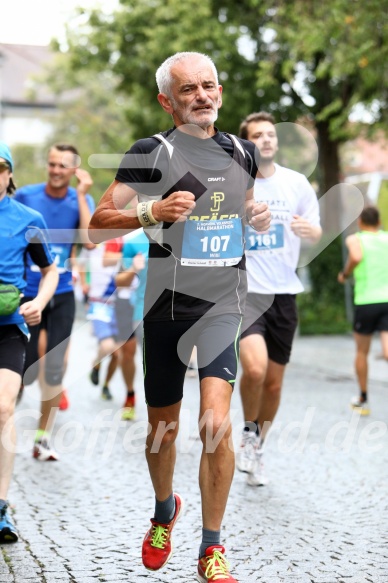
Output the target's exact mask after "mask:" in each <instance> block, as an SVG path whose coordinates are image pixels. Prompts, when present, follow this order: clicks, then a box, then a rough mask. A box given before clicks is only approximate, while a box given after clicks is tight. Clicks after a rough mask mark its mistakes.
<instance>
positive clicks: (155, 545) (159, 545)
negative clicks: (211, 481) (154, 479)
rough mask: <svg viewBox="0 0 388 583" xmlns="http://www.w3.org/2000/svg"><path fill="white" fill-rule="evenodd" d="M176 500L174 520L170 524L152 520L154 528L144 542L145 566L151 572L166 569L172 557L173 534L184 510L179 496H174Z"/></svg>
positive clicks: (142, 554)
mask: <svg viewBox="0 0 388 583" xmlns="http://www.w3.org/2000/svg"><path fill="white" fill-rule="evenodd" d="M174 498H175V514H174V518H173V519H172V520H171V522H169V523H168V524H161V523H160V522H156V521H155V520H154V519H153V518H151V525H152V526H151V528H150V529H149V531H148V532H147V534H146V535H145V537H144V540H143V547H142V551H141V556H142V559H143V565H144V566H145V568H146V569H149V570H150V571H157V570H158V569H161V568H162V567H164V565H165V564H166V563H167V561H169V559H170V557H171V555H172V543H171V532H172V529H173V528H174V526H175V523H176V521H177V520H178V518H179V516H180V515H181V512H182V509H183V501H182V498H181V497H180V496H179V494H174Z"/></svg>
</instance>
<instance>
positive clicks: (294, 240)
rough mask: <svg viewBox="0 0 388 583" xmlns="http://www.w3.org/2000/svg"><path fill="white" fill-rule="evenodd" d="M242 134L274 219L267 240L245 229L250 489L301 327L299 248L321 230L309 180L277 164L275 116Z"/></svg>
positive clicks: (245, 126)
mask: <svg viewBox="0 0 388 583" xmlns="http://www.w3.org/2000/svg"><path fill="white" fill-rule="evenodd" d="M240 136H241V137H242V138H245V139H247V140H250V141H252V142H253V143H254V144H256V147H257V149H258V150H259V153H260V165H259V171H258V173H257V176H256V180H255V187H254V193H255V198H257V199H258V198H260V200H264V201H265V202H267V204H268V206H269V208H270V211H271V214H272V222H271V229H270V231H269V233H267V234H266V235H264V236H260V235H258V234H257V233H255V232H254V231H253V230H252V229H250V228H249V227H247V233H246V240H247V242H246V250H247V274H248V295H247V305H246V312H245V316H244V322H243V331H242V334H241V343H240V358H241V365H242V369H243V370H242V376H241V383H240V393H241V399H242V405H243V412H244V419H245V423H246V425H245V428H244V431H243V434H242V441H241V445H240V449H239V452H238V454H237V468H238V469H239V470H240V471H242V472H246V473H247V474H248V475H247V482H248V484H249V485H250V486H264V485H265V484H267V483H268V478H267V476H266V475H265V474H264V467H263V444H264V439H265V437H266V434H267V432H268V429H269V428H270V426H271V424H272V422H273V420H274V418H275V415H276V413H277V410H278V408H279V404H280V394H281V389H282V383H283V377H284V372H285V368H286V364H287V363H288V362H289V359H290V354H291V348H292V341H293V338H294V333H295V330H296V326H297V321H298V317H297V310H296V294H297V293H299V292H301V291H303V286H302V284H301V282H300V280H299V278H298V276H297V274H296V268H297V265H298V260H299V252H300V242H301V239H305V240H307V241H309V242H311V243H316V242H318V241H319V239H320V237H321V233H322V229H321V227H320V221H319V207H318V201H317V197H316V194H315V192H314V190H313V188H312V186H311V185H310V184H309V182H308V180H307V179H306V177H305V176H303V175H302V174H300V173H299V172H295V171H294V170H290V169H288V168H284V167H282V166H279V165H278V164H276V163H275V162H274V158H275V155H276V152H277V151H278V138H277V134H276V127H275V120H274V118H273V117H272V115H271V114H269V113H267V112H259V113H252V114H250V115H249V116H248V117H247V118H246V119H245V120H244V121H243V122H242V124H241V126H240Z"/></svg>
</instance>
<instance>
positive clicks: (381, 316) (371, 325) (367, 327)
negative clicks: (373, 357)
mask: <svg viewBox="0 0 388 583" xmlns="http://www.w3.org/2000/svg"><path fill="white" fill-rule="evenodd" d="M353 330H354V331H355V332H357V334H365V335H367V336H368V335H370V334H373V332H386V331H388V302H383V303H381V304H364V305H360V306H354V320H353Z"/></svg>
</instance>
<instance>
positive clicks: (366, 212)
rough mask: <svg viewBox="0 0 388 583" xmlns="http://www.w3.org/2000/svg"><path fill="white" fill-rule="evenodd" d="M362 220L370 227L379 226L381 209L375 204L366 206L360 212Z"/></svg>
mask: <svg viewBox="0 0 388 583" xmlns="http://www.w3.org/2000/svg"><path fill="white" fill-rule="evenodd" d="M360 221H362V222H363V223H364V225H368V226H369V227H377V226H378V225H379V223H380V213H379V209H378V208H376V207H375V206H372V205H369V206H366V207H365V208H364V209H363V210H362V211H361V214H360Z"/></svg>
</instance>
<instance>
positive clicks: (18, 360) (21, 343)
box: [0, 324, 27, 376]
mask: <svg viewBox="0 0 388 583" xmlns="http://www.w3.org/2000/svg"><path fill="white" fill-rule="evenodd" d="M26 345H27V336H26V335H25V334H23V332H22V331H21V330H20V329H19V328H18V326H15V324H7V325H6V326H0V368H6V369H7V370H12V371H13V372H16V373H17V374H20V376H22V374H23V369H24V361H25V358H26Z"/></svg>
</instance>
